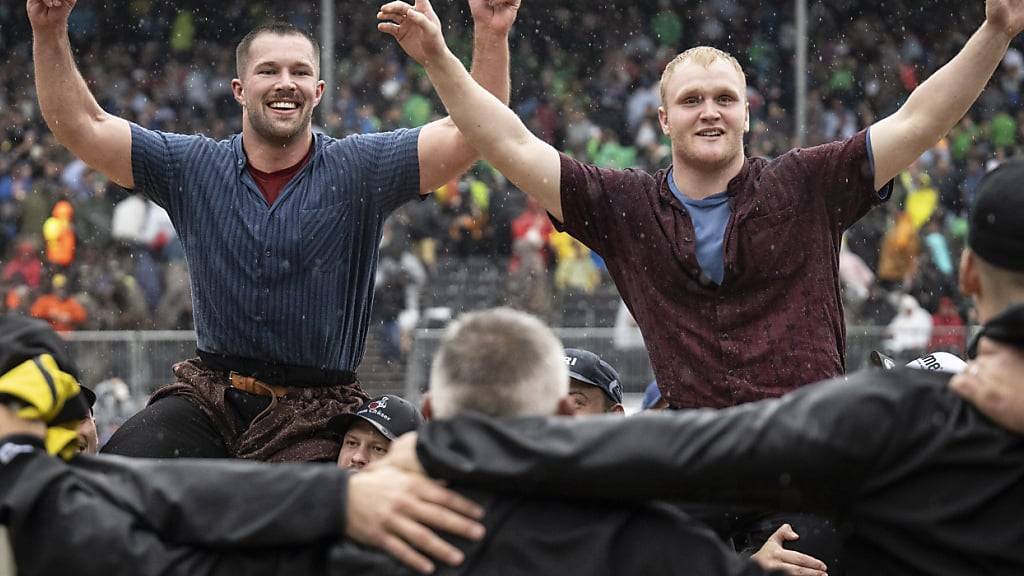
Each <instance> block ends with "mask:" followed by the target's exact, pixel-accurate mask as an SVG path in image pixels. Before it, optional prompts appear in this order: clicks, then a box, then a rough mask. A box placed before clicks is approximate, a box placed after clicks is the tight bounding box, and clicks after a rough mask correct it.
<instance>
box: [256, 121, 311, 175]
mask: <svg viewBox="0 0 1024 576" xmlns="http://www.w3.org/2000/svg"><path fill="white" fill-rule="evenodd" d="M312 145H313V132H312V131H311V130H310V131H307V132H305V134H304V135H302V136H297V137H295V138H294V139H292V141H291V142H288V143H284V144H282V143H276V142H271V141H268V140H266V139H265V138H261V137H260V136H259V135H257V134H256V133H255V131H254V130H252V129H248V127H247V126H246V127H243V128H242V149H243V150H245V156H246V158H247V159H248V160H249V165H251V166H252V167H253V168H255V169H257V170H259V171H260V172H277V171H278V170H284V169H286V168H291V167H292V166H295V165H296V164H298V163H299V162H301V161H302V159H303V158H305V157H306V154H307V153H308V152H309V147H310V146H312Z"/></svg>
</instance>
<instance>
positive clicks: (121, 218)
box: [0, 0, 1024, 354]
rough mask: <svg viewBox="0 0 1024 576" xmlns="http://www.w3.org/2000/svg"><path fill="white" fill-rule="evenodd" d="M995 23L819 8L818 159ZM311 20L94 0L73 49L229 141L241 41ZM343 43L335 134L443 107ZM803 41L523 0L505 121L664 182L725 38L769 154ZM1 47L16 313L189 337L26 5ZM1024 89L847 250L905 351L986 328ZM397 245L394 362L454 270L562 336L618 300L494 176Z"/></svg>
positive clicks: (703, 12) (134, 210)
mask: <svg viewBox="0 0 1024 576" xmlns="http://www.w3.org/2000/svg"><path fill="white" fill-rule="evenodd" d="M439 4H440V3H439ZM982 6H983V4H982V3H977V4H976V5H975V4H970V5H967V6H964V5H962V4H960V3H954V2H949V1H945V0H941V1H938V2H932V3H927V4H922V3H919V2H912V1H910V0H907V1H895V2H887V3H886V4H885V5H884V7H879V8H877V9H870V10H869V9H866V8H863V5H862V3H859V2H853V1H852V0H839V1H832V2H811V3H810V10H809V20H810V24H811V25H810V26H809V33H810V45H809V53H810V55H811V57H810V58H809V64H808V69H807V70H806V73H807V77H808V79H809V92H808V104H809V110H808V127H807V131H806V133H805V134H804V139H803V141H804V144H807V145H813V144H816V143H820V142H826V141H830V140H834V139H838V138H844V137H847V136H850V135H852V134H854V133H856V132H857V131H859V130H861V129H863V128H864V127H866V126H868V125H870V124H871V123H872V122H874V121H875V120H876V119H879V118H881V117H884V116H885V115H887V114H889V113H891V112H893V111H894V110H895V109H896V108H897V107H898V106H899V105H900V104H901V103H902V102H903V101H904V100H905V99H906V97H907V95H908V94H909V93H910V91H912V90H913V89H914V87H916V86H917V84H918V83H920V82H921V81H922V80H923V79H924V78H926V77H927V76H928V75H929V74H930V73H931V72H932V71H934V69H936V68H937V67H938V66H939V65H941V64H942V63H944V62H946V61H947V60H949V59H950V58H951V57H952V56H953V54H955V52H956V51H957V50H958V49H959V48H960V47H961V46H962V45H963V43H964V42H965V41H966V39H967V37H968V35H969V34H970V32H971V31H972V30H973V29H974V28H975V27H976V26H977V25H978V23H979V22H981V20H982V19H983V14H982ZM316 8H317V7H316V3H314V2H310V3H305V4H298V5H294V6H289V7H288V9H287V11H285V10H283V8H282V7H281V6H278V5H276V3H271V2H239V1H230V2H223V3H207V4H205V5H203V6H202V7H196V8H195V9H194V10H191V11H189V10H181V11H178V9H177V8H175V6H174V4H173V3H161V2H154V1H152V0H122V1H120V2H100V3H84V4H82V5H80V6H78V7H77V8H76V9H75V11H74V12H73V13H72V16H71V37H72V42H73V44H74V47H75V51H76V55H77V56H76V57H77V61H78V65H79V67H80V69H81V71H82V74H83V76H84V77H85V78H86V80H87V81H88V83H89V85H90V87H91V88H92V90H93V91H94V93H95V94H96V95H97V98H98V100H99V101H100V104H101V105H102V106H103V107H104V108H105V109H107V110H108V111H110V112H113V113H115V114H118V115H120V116H122V117H124V118H127V119H129V120H132V121H135V122H138V123H140V124H143V125H145V126H148V127H151V128H156V129H161V130H168V131H177V132H187V133H188V132H198V133H203V134H207V135H209V136H210V137H212V138H218V139H219V138H224V137H227V136H228V135H230V134H232V133H234V132H236V131H237V130H239V128H240V113H239V108H238V105H237V104H236V103H235V102H234V100H233V98H232V94H231V87H230V81H231V78H232V77H233V76H234V51H233V47H234V45H235V43H236V42H237V41H238V39H239V38H240V37H241V36H242V35H243V34H244V32H245V31H247V30H248V29H249V28H250V27H252V26H253V25H255V24H257V23H259V22H260V21H263V20H266V19H272V18H279V19H284V20H287V21H290V22H291V23H293V24H296V25H298V26H300V27H304V28H307V29H310V30H313V31H316V30H317V25H318V22H319V16H318V15H317V12H316ZM437 9H438V11H439V12H443V13H442V15H441V18H442V21H444V22H446V23H451V25H450V28H449V29H447V30H446V36H447V38H448V41H449V43H450V44H451V45H452V46H453V47H455V48H456V49H457V53H460V54H461V55H463V56H464V57H466V58H467V59H468V56H469V51H470V48H471V32H472V27H471V24H470V20H469V14H468V10H467V9H466V8H465V6H463V3H462V2H452V3H450V5H444V6H438V7H437ZM460 14H461V16H462V17H461V18H460V17H459V15H460ZM936 16H938V20H937V19H936ZM936 21H942V22H943V25H942V26H937V25H935V22H936ZM335 36H336V38H337V42H336V45H335V46H334V47H333V54H334V58H335V63H336V69H337V78H338V82H337V84H338V85H336V86H329V87H328V90H330V91H331V98H330V102H331V104H330V108H329V109H326V110H323V111H321V115H320V117H319V118H320V121H319V122H318V123H317V127H318V129H320V130H323V131H324V132H326V133H328V134H331V135H333V136H338V137H340V136H344V135H346V134H351V133H358V132H372V131H380V130H390V129H393V128H397V127H402V126H417V125H421V124H423V123H426V122H428V121H430V120H431V119H433V118H436V117H438V116H439V115H440V114H441V113H442V109H441V107H440V105H439V103H438V101H437V99H436V98H435V97H434V95H433V91H432V89H431V87H430V84H429V82H428V81H427V79H426V78H425V76H424V74H423V72H422V70H421V69H420V68H419V66H418V65H416V64H415V63H413V62H411V61H410V60H408V59H406V58H404V57H403V56H402V54H401V51H400V50H398V49H397V47H396V46H395V45H394V44H393V42H392V41H391V39H390V38H388V37H385V36H383V35H381V34H380V33H378V32H377V31H376V29H375V11H374V10H373V9H372V7H365V9H359V10H354V9H352V8H351V7H345V8H344V9H343V10H338V20H337V23H336V30H335ZM795 40H796V35H795V27H794V21H793V14H792V8H791V2H759V3H756V4H753V3H743V2H738V1H736V0H707V1H704V2H694V1H687V2H668V1H665V0H660V1H657V2H630V1H625V0H621V1H620V0H612V1H606V2H603V3H601V4H600V5H598V6H594V5H592V4H589V3H583V2H579V1H572V2H560V3H538V2H532V1H527V2H526V3H525V4H524V6H523V7H522V9H521V15H520V19H519V23H518V24H517V26H516V29H515V30H514V32H513V38H512V42H513V44H512V80H513V82H512V86H513V96H512V106H513V108H514V109H515V110H516V111H517V112H518V113H519V115H520V116H521V117H522V118H523V119H524V120H525V121H526V122H527V123H528V125H529V126H530V127H531V129H532V130H533V131H534V132H535V133H537V134H538V135H540V136H541V137H543V138H544V139H546V140H548V141H549V142H551V143H553V144H555V145H556V147H558V148H559V149H562V150H566V151H567V152H568V153H570V154H572V155H574V156H576V157H578V158H584V159H587V160H588V161H591V162H594V163H596V164H599V165H602V166H609V167H616V168H627V167H639V168H642V169H645V170H651V171H653V170H656V169H658V168H660V167H664V166H666V165H667V164H668V163H669V161H670V158H671V155H670V151H669V147H668V141H667V139H666V138H665V137H664V136H663V135H662V134H661V131H660V128H659V125H658V119H657V107H658V105H659V103H660V94H659V91H658V81H659V79H660V73H661V70H662V68H663V67H664V65H665V63H666V62H668V60H670V59H671V58H672V57H673V56H674V55H675V54H676V53H677V52H679V51H681V50H682V49H684V48H686V47H689V46H693V45H697V44H710V45H714V46H717V47H721V48H723V49H726V50H729V51H731V52H732V53H734V54H735V55H736V56H737V57H738V58H739V60H740V62H741V63H743V65H744V67H745V70H746V73H747V80H748V94H747V97H748V100H749V104H750V133H749V135H748V138H747V152H748V154H749V155H761V156H769V157H770V156H774V155H778V154H780V153H783V152H785V151H786V150H788V149H789V148H791V147H793V146H794V145H795V144H797V140H796V139H795V138H794V123H795V121H794V116H793V110H794V104H793V102H794V88H793V86H794V81H793V76H794V73H793V69H792V65H791V59H792V54H793V51H794V42H795ZM0 49H2V50H3V51H4V53H5V54H7V55H8V56H7V57H6V58H5V59H4V60H3V61H2V62H0V130H2V131H0V269H2V276H0V290H2V296H3V298H2V301H0V305H2V306H3V308H4V309H13V310H19V311H24V312H27V313H31V314H34V315H37V316H41V317H44V318H47V319H48V320H50V321H51V322H52V323H53V324H54V326H56V327H58V328H60V329H69V330H71V329H148V328H189V327H190V324H191V303H190V295H189V289H188V281H187V271H186V267H185V264H184V262H183V258H182V252H181V249H180V246H179V245H178V243H177V240H176V238H175V236H174V231H173V228H172V227H171V226H170V223H169V222H168V220H167V217H166V215H165V214H164V213H163V212H162V210H159V209H158V208H155V207H154V206H153V205H152V204H150V203H148V202H146V201H144V200H143V199H142V198H141V197H139V196H138V195H134V194H133V193H132V192H131V191H126V190H123V189H120V188H119V187H117V186H116V185H113V184H112V183H110V182H107V181H106V180H105V179H104V178H103V177H102V176H101V175H99V174H98V173H96V172H94V171H92V170H90V169H89V168H87V167H86V166H84V165H83V164H82V163H81V162H80V161H78V160H77V159H75V158H73V157H71V156H70V155H69V154H68V153H67V152H66V151H65V150H64V149H63V148H61V147H60V146H59V145H57V144H56V143H55V141H54V140H53V137H52V136H51V135H50V134H49V132H48V130H47V129H46V127H45V124H44V123H43V121H42V119H41V118H40V116H39V112H38V107H37V105H36V98H35V95H34V86H33V83H32V74H31V40H30V32H29V28H28V22H27V18H26V17H25V14H24V8H23V4H19V3H17V2H13V3H12V2H8V3H4V4H3V5H2V6H0ZM1022 80H1024V55H1022V53H1021V51H1019V50H1018V49H1017V48H1011V50H1010V51H1009V53H1008V55H1007V57H1006V58H1005V60H1004V61H1003V63H1002V66H1001V67H1000V69H999V70H998V71H997V72H996V74H995V77H994V80H993V82H992V84H991V85H990V87H989V88H988V89H987V90H986V91H985V93H984V94H983V95H982V97H981V98H980V99H979V102H978V104H977V105H976V106H975V107H974V108H973V109H972V111H971V112H970V113H969V114H968V115H967V116H966V117H965V118H964V119H963V121H962V122H961V123H960V125H959V126H958V127H957V128H956V129H954V130H953V131H952V132H951V133H950V134H949V136H948V137H947V138H946V139H945V140H943V141H942V142H941V143H940V145H939V146H937V147H936V148H934V149H933V150H932V151H930V152H929V153H928V154H926V155H925V156H923V157H922V158H921V159H920V161H919V162H918V163H917V164H915V166H914V167H912V169H911V170H909V171H908V172H906V173H904V174H903V175H901V177H900V178H899V179H898V181H897V186H896V192H895V194H894V197H893V198H892V199H891V200H890V201H889V202H888V203H886V204H885V205H884V206H883V207H882V208H879V209H877V210H874V211H872V212H871V213H870V214H869V215H868V216H867V217H865V218H864V219H863V220H862V221H861V222H860V223H858V224H857V225H856V226H855V227H854V228H852V229H851V230H850V231H849V232H848V234H847V236H846V241H845V244H844V249H843V251H842V253H841V271H842V276H843V280H844V287H845V294H846V299H847V318H848V321H849V322H850V323H852V324H868V325H876V326H886V325H890V324H892V325H893V326H904V327H907V326H912V327H913V329H912V330H910V331H911V332H915V333H916V334H917V336H918V339H917V340H913V341H908V340H907V339H906V338H905V337H904V336H902V335H899V334H894V335H893V337H892V339H891V341H890V345H891V348H892V349H893V350H894V351H900V352H903V351H906V352H907V353H908V354H909V353H911V352H912V351H916V350H919V349H923V348H927V347H928V346H929V344H932V345H933V346H935V345H938V346H940V347H942V348H945V349H952V350H958V349H960V348H961V347H962V342H960V341H959V340H958V338H962V337H961V336H958V334H959V332H958V331H957V328H958V327H959V326H962V325H963V324H964V323H965V322H967V323H969V322H970V320H971V318H970V314H971V311H970V310H969V308H968V305H967V304H966V303H965V302H963V301H962V300H961V299H959V297H958V296H957V291H956V274H957V266H958V254H959V251H960V248H961V247H962V245H963V242H964V237H965V233H966V224H965V222H966V221H965V218H964V217H965V215H966V211H967V210H968V207H969V206H970V202H971V198H972V191H973V190H974V187H975V186H976V185H977V183H978V181H979V179H980V178H981V176H982V175H983V174H984V173H985V171H986V170H988V169H990V168H992V167H993V166H995V165H997V164H998V163H999V162H1000V161H1001V160H1003V159H1005V158H1008V157H1011V156H1015V155H1017V154H1019V151H1020V146H1021V143H1022V139H1024V111H1021V110H1020V99H1021V83H1022ZM385 236H386V237H385V241H384V248H383V250H382V254H381V265H380V269H379V273H378V293H377V296H376V301H377V308H376V311H375V314H376V317H377V319H378V320H379V322H380V326H381V328H382V331H383V332H382V334H383V335H384V337H385V339H386V341H387V342H389V343H390V345H391V353H393V354H400V353H401V350H402V348H403V337H402V335H403V334H407V332H408V328H409V327H411V326H414V325H415V324H416V323H417V321H418V319H419V317H420V316H419V315H418V314H417V311H418V308H419V306H420V300H421V298H420V296H421V295H422V294H423V293H424V292H425V291H429V290H430V289H431V283H432V280H433V278H434V276H435V275H436V274H438V273H439V272H438V270H439V267H438V261H439V260H442V259H451V258H463V257H471V256H480V257H486V258H489V259H491V260H492V261H493V263H494V266H495V267H498V268H500V271H501V274H502V277H503V278H504V279H505V282H504V283H503V286H505V287H506V289H507V294H508V296H507V298H508V300H509V301H510V302H514V303H515V304H517V305H518V306H520V307H523V308H525V309H527V310H530V311H533V312H535V313H538V314H539V315H541V316H542V317H544V318H546V319H551V318H552V314H553V308H554V307H557V305H558V295H559V294H565V293H571V294H573V297H586V295H587V294H589V293H593V292H594V291H595V290H597V289H598V287H599V286H600V285H601V284H602V283H605V284H607V283H608V279H607V277H606V275H605V273H604V271H603V268H602V263H601V260H600V258H599V257H598V256H597V255H596V254H591V253H590V252H589V251H588V250H587V249H586V248H585V247H584V246H582V245H581V244H579V243H578V242H576V241H575V240H573V239H571V238H569V237H567V236H565V235H564V234H559V233H557V232H556V231H555V230H554V229H553V227H552V226H551V223H550V222H549V220H548V219H547V217H546V215H545V214H544V213H543V212H542V211H540V210H539V209H538V208H537V207H536V206H535V205H533V204H530V203H527V202H526V199H525V198H523V196H522V194H520V193H519V192H517V191H515V190H512V189H511V187H510V186H509V185H508V184H507V183H506V182H505V181H504V179H503V178H502V177H501V176H500V175H498V174H497V173H496V172H494V171H492V170H490V169H489V168H488V167H487V166H484V165H478V166H477V167H476V168H475V169H474V170H472V171H471V172H470V173H469V174H467V176H465V177H464V178H463V179H461V180H460V181H458V182H452V183H450V184H448V185H446V186H445V187H444V188H443V189H441V190H439V191H438V192H437V193H436V194H434V195H433V197H432V198H431V199H428V200H427V201H425V202H422V203H418V204H416V205H410V206H406V207H404V208H403V209H402V210H401V211H400V212H399V213H398V214H397V215H396V216H394V217H393V218H392V219H391V224H390V227H389V229H388V231H387V232H386V235H385ZM469 281H470V282H472V281H473V280H472V279H470V280H469ZM926 317H927V319H926ZM555 318H556V319H557V315H555ZM933 324H934V325H936V326H940V328H938V329H936V330H934V331H933V330H932V325H933ZM949 327H953V330H950V328H949ZM904 332H906V330H904ZM933 332H934V334H933ZM935 339H938V340H935Z"/></svg>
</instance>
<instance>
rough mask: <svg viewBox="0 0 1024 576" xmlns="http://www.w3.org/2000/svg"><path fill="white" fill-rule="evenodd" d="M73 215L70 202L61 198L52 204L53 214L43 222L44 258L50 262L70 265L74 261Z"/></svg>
mask: <svg viewBox="0 0 1024 576" xmlns="http://www.w3.org/2000/svg"><path fill="white" fill-rule="evenodd" d="M74 215H75V210H74V208H72V207H71V203H70V202H68V201H67V200H61V201H60V202H57V204H55V205H54V207H53V216H51V217H49V218H47V219H46V222H44V223H43V238H44V239H45V240H46V259H47V260H48V261H49V262H50V263H51V264H56V265H58V266H70V265H71V263H72V262H74V261H75V229H74V227H73V226H72V225H71V218H73V217H74Z"/></svg>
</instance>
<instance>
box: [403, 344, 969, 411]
mask: <svg viewBox="0 0 1024 576" xmlns="http://www.w3.org/2000/svg"><path fill="white" fill-rule="evenodd" d="M970 332H973V329H962V328H935V329H934V331H933V335H943V336H945V335H950V336H957V337H958V340H959V341H960V342H961V343H962V342H965V341H966V340H965V339H966V336H967V335H968V333H970ZM555 333H556V334H558V336H559V338H561V339H562V342H563V343H564V344H565V346H566V347H570V348H583V349H585V350H590V351H591V352H594V353H595V354H598V355H600V356H601V357H602V358H604V359H605V360H607V361H608V363H609V364H611V365H612V366H614V367H615V368H616V370H618V371H619V376H620V377H621V379H622V384H623V388H624V391H625V392H626V393H642V392H643V391H644V388H645V387H646V386H647V384H648V383H649V382H650V381H651V380H652V379H653V377H654V376H653V373H652V372H651V366H650V363H649V361H648V359H647V351H646V350H645V349H644V348H627V349H622V348H616V347H615V345H614V343H613V342H614V341H613V334H614V329H613V328H560V329H556V330H555ZM443 335H444V330H419V331H417V333H416V339H415V341H414V343H413V348H412V352H411V353H410V355H409V359H408V364H407V367H406V380H405V396H406V397H407V398H409V399H410V400H412V399H415V398H417V397H419V395H420V393H421V392H422V391H423V390H425V389H426V387H427V383H428V381H429V378H430V363H431V359H432V358H433V356H434V353H435V352H436V351H437V348H438V346H439V345H440V340H441V337H442V336H443ZM888 338H889V333H888V331H887V329H886V328H885V327H884V326H848V327H847V330H846V358H847V360H846V368H847V371H849V372H852V371H854V370H858V369H860V368H863V367H864V366H866V365H867V362H868V357H869V355H870V354H871V352H872V351H873V350H879V351H883V352H891V351H890V350H889V346H888V343H887V341H888ZM777 345H778V346H779V347H784V346H786V342H778V343H777ZM946 351H948V352H952V353H953V354H956V355H957V356H960V357H964V355H965V353H964V348H963V344H961V345H959V346H956V347H953V348H951V349H948V350H946ZM923 352H925V350H924V348H922V349H920V350H906V351H900V352H896V353H893V355H894V356H895V357H896V359H897V360H902V361H905V362H909V361H910V360H913V359H914V358H917V357H918V356H919V355H920V354H921V353H923Z"/></svg>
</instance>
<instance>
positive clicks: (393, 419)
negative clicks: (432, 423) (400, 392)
mask: <svg viewBox="0 0 1024 576" xmlns="http://www.w3.org/2000/svg"><path fill="white" fill-rule="evenodd" d="M357 420H365V421H366V422H369V423H370V424H371V425H372V426H373V427H374V428H375V429H376V430H377V431H378V432H380V433H381V434H383V435H384V437H385V438H387V439H388V440H394V439H396V438H398V437H399V436H401V435H402V434H405V433H406V432H413V431H415V430H416V429H417V428H419V427H420V426H421V425H422V424H423V415H422V414H420V411H419V410H418V409H417V408H416V407H415V406H413V405H412V402H409V401H408V400H405V399H404V398H401V397H398V396H395V395H393V394H385V395H383V396H380V397H378V398H372V399H370V400H367V401H366V402H364V403H363V405H362V406H360V407H359V410H356V411H355V413H349V414H338V415H337V416H335V417H333V418H331V419H330V421H328V422H327V428H328V429H330V430H333V431H334V432H337V433H338V435H340V436H344V435H345V433H346V432H348V429H349V428H351V427H352V424H353V423H355V422H356V421H357Z"/></svg>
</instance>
